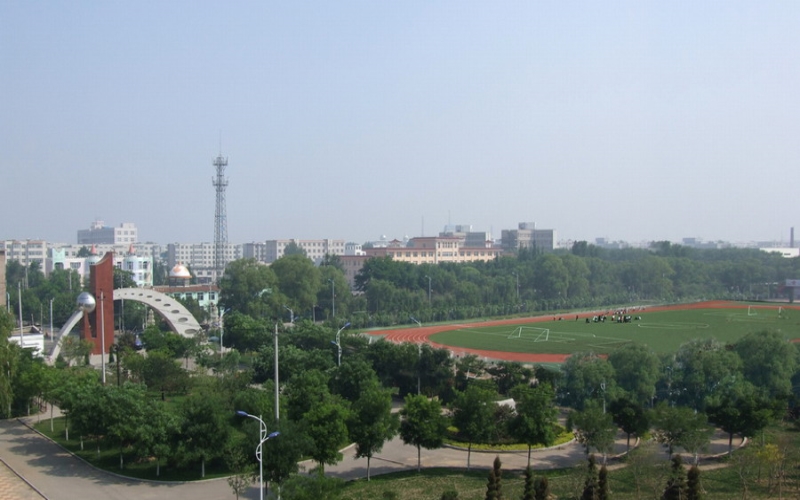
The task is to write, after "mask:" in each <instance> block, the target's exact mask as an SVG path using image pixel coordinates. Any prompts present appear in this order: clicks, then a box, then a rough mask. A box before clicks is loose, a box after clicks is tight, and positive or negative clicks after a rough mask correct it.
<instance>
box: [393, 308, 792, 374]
mask: <svg viewBox="0 0 800 500" xmlns="http://www.w3.org/2000/svg"><path fill="white" fill-rule="evenodd" d="M779 307H780V310H779ZM779 311H780V312H779ZM612 314H613V311H611V312H609V311H603V312H593V313H579V314H576V313H571V314H569V313H564V314H561V315H560V316H555V317H554V316H540V317H534V318H521V319H516V320H504V321H499V322H484V323H473V324H469V325H447V326H440V327H430V328H417V329H406V330H398V331H395V332H390V333H389V334H388V335H387V338H388V339H389V340H392V341H396V342H397V341H411V342H429V343H431V344H433V345H436V346H441V347H447V348H448V349H450V350H452V351H455V352H456V353H475V354H479V355H483V356H486V357H491V358H495V359H508V360H513V361H532V362H537V361H538V362H559V361H563V359H564V358H566V356H568V355H569V354H572V353H573V352H580V351H594V352H596V353H599V354H608V353H610V352H612V351H613V350H614V349H617V348H619V347H620V346H623V345H625V344H627V343H630V342H638V343H642V344H646V345H647V346H649V347H650V348H651V349H653V350H654V351H656V352H674V351H675V350H677V349H678V347H679V346H680V345H681V344H683V343H684V342H687V341H689V340H692V339H697V338H712V337H713V338H715V339H717V340H719V341H721V342H735V341H736V340H738V339H739V338H741V337H743V336H744V335H746V334H748V333H750V332H754V331H759V330H765V329H769V330H775V331H778V332H780V333H782V334H783V335H785V336H786V338H788V339H800V310H798V309H794V308H791V309H790V308H789V307H787V306H786V305H771V304H770V305H766V304H757V305H756V304H754V305H752V306H749V305H748V304H739V303H730V302H706V303H699V304H690V305H683V306H672V307H653V308H645V309H638V308H636V309H632V310H629V311H628V312H627V314H628V315H630V316H631V322H629V323H618V322H614V321H612V320H611V316H612ZM602 315H605V316H606V320H605V321H603V322H601V321H597V322H595V321H593V317H594V316H598V318H599V317H600V316H602ZM576 316H577V319H576ZM587 318H588V320H589V322H588V323H587ZM639 318H640V319H639ZM385 333H386V332H385Z"/></svg>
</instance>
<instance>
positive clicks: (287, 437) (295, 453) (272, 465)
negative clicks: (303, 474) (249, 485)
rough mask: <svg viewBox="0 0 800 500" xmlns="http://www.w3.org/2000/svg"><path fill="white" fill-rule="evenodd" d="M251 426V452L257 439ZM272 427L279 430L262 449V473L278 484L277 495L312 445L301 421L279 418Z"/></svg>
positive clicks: (249, 442)
mask: <svg viewBox="0 0 800 500" xmlns="http://www.w3.org/2000/svg"><path fill="white" fill-rule="evenodd" d="M252 428H253V434H252V439H250V440H249V441H248V446H250V448H248V449H249V450H250V452H252V443H253V441H254V440H255V441H257V437H256V436H257V435H258V434H257V433H256V432H255V431H256V429H255V426H253V427H252ZM273 428H277V429H279V431H280V436H278V438H277V439H271V440H270V441H269V446H266V448H265V450H264V474H265V479H266V480H268V481H269V482H271V483H274V484H277V485H278V491H279V494H278V497H279V498H280V490H281V489H282V488H283V484H285V483H286V481H287V480H289V478H290V477H292V476H293V475H295V474H297V472H298V470H299V465H298V463H299V462H300V461H301V460H302V459H303V457H306V456H309V453H310V450H311V449H312V447H313V443H312V441H311V438H310V437H309V436H308V435H307V434H306V433H305V432H304V430H303V428H302V424H301V423H296V422H292V421H291V420H288V419H281V421H280V423H279V424H274V426H273Z"/></svg>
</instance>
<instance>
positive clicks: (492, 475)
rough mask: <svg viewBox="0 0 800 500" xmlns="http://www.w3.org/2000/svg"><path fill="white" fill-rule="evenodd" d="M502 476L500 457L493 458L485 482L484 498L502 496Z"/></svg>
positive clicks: (489, 498) (491, 499)
mask: <svg viewBox="0 0 800 500" xmlns="http://www.w3.org/2000/svg"><path fill="white" fill-rule="evenodd" d="M502 476H503V471H502V464H501V463H500V457H499V456H496V457H495V458H494V464H493V465H492V468H491V469H490V470H489V479H488V480H487V482H486V496H485V498H486V500H501V499H502V498H503V487H502V481H501V478H502Z"/></svg>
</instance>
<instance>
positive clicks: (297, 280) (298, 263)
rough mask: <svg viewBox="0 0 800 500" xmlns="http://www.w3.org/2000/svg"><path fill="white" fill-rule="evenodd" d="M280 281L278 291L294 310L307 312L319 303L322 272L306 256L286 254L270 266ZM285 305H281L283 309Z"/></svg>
mask: <svg viewBox="0 0 800 500" xmlns="http://www.w3.org/2000/svg"><path fill="white" fill-rule="evenodd" d="M270 268H271V269H272V271H273V273H275V277H276V278H277V280H278V289H279V290H280V292H281V293H282V294H283V295H285V296H286V298H287V304H286V305H288V306H289V307H291V308H292V309H293V310H297V311H307V310H309V309H311V307H313V306H314V304H316V302H317V292H318V291H319V287H320V270H319V268H317V267H316V266H314V263H313V262H312V261H311V260H310V259H309V258H308V257H306V256H305V254H288V255H287V254H286V253H285V252H284V256H283V257H281V258H280V259H278V260H276V261H275V262H273V263H272V264H271V265H270ZM283 305H284V304H281V307H282V306H283Z"/></svg>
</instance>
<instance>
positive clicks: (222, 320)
mask: <svg viewBox="0 0 800 500" xmlns="http://www.w3.org/2000/svg"><path fill="white" fill-rule="evenodd" d="M228 311H230V308H228V309H225V310H224V311H222V312H221V313H220V314H219V355H220V357H222V351H223V350H224V349H225V346H224V345H223V344H222V336H223V335H225V313H226V312H228Z"/></svg>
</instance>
